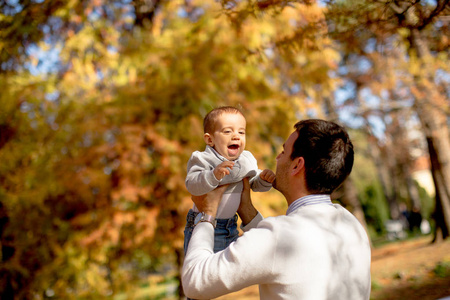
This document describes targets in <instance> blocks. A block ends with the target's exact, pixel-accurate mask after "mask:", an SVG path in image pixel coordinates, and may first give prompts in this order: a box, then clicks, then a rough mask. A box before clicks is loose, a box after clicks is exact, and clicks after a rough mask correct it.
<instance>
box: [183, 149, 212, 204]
mask: <svg viewBox="0 0 450 300" xmlns="http://www.w3.org/2000/svg"><path fill="white" fill-rule="evenodd" d="M213 170H214V166H212V165H210V164H209V163H208V161H207V160H206V159H204V158H203V157H202V153H201V152H199V151H195V152H194V153H193V154H192V156H191V158H190V159H189V161H188V166H187V176H186V181H185V184H186V188H187V190H188V192H189V193H191V194H192V195H194V196H201V195H204V194H206V193H208V192H210V191H212V190H214V189H215V188H216V187H217V186H219V183H220V181H219V180H217V178H216V176H214V171H213Z"/></svg>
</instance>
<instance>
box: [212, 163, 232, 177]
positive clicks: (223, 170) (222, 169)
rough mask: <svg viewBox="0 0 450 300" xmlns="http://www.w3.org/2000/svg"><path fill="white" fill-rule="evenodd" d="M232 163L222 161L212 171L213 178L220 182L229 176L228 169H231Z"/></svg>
mask: <svg viewBox="0 0 450 300" xmlns="http://www.w3.org/2000/svg"><path fill="white" fill-rule="evenodd" d="M233 166H234V162H232V161H224V162H223V163H221V164H220V165H218V166H217V167H216V168H215V169H214V171H213V172H214V176H216V179H217V180H222V178H224V177H225V176H226V175H229V174H230V169H233Z"/></svg>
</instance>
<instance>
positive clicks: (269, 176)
mask: <svg viewBox="0 0 450 300" xmlns="http://www.w3.org/2000/svg"><path fill="white" fill-rule="evenodd" d="M259 177H260V178H261V179H262V180H264V181H267V182H270V183H273V181H274V180H275V173H274V172H272V170H269V169H265V170H264V171H262V172H261V174H259Z"/></svg>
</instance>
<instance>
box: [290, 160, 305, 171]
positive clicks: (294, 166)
mask: <svg viewBox="0 0 450 300" xmlns="http://www.w3.org/2000/svg"><path fill="white" fill-rule="evenodd" d="M304 168H305V159H304V158H303V157H296V158H294V160H292V163H291V174H292V175H297V174H298V173H300V171H302V170H303V169H304Z"/></svg>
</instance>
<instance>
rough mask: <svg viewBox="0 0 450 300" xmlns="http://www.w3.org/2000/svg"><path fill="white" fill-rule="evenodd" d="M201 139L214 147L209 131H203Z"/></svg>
mask: <svg viewBox="0 0 450 300" xmlns="http://www.w3.org/2000/svg"><path fill="white" fill-rule="evenodd" d="M203 139H204V140H205V143H206V145H208V146H210V147H214V141H213V139H212V137H211V135H210V134H209V133H205V134H204V135H203Z"/></svg>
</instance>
